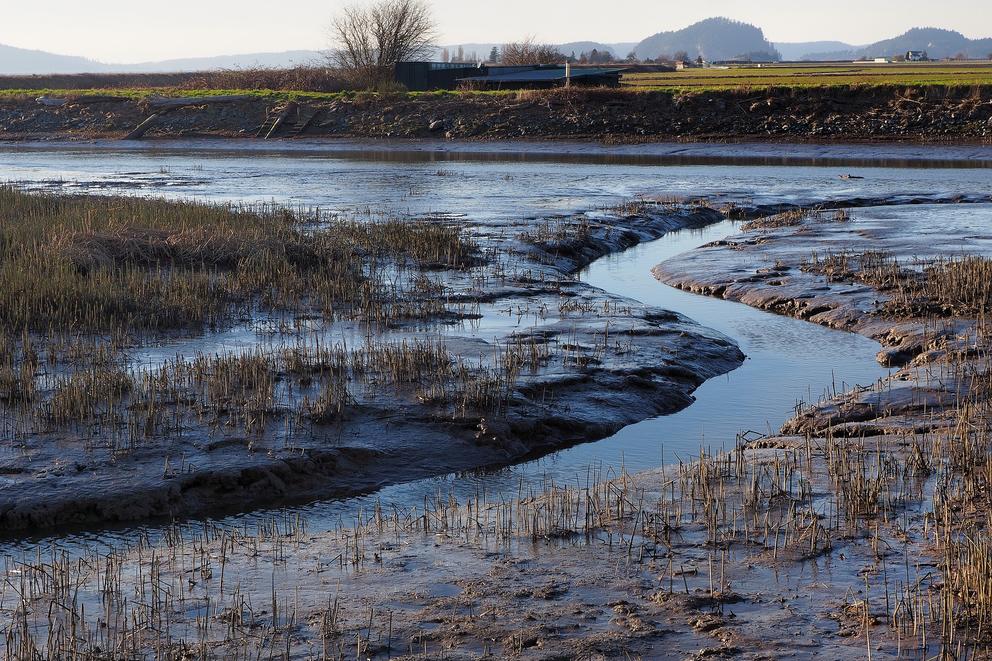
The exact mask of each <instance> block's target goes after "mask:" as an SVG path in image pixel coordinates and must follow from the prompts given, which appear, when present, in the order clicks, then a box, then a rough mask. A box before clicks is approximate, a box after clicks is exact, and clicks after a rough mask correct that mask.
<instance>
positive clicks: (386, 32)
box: [331, 0, 437, 88]
mask: <svg viewBox="0 0 992 661" xmlns="http://www.w3.org/2000/svg"><path fill="white" fill-rule="evenodd" d="M331 35H332V38H333V41H334V47H333V49H332V51H331V59H332V60H333V62H334V63H335V64H336V65H337V66H338V67H340V68H341V69H342V70H343V71H344V72H346V73H347V74H349V75H350V76H351V77H352V78H353V79H354V82H355V83H357V84H360V85H364V86H366V87H370V88H372V87H377V86H379V85H382V84H384V83H388V82H391V81H392V80H393V71H394V67H395V65H396V63H397V62H405V61H410V60H417V59H423V58H427V57H429V56H430V55H431V54H432V53H433V52H434V48H435V46H434V42H435V40H436V37H437V31H436V28H435V24H434V18H433V16H432V15H431V9H430V6H429V5H428V4H427V3H426V2H425V1H424V0H375V1H374V2H373V3H372V4H365V5H352V6H350V7H346V8H345V9H343V10H342V11H341V13H340V14H339V15H338V16H336V17H335V18H334V21H333V22H332V24H331Z"/></svg>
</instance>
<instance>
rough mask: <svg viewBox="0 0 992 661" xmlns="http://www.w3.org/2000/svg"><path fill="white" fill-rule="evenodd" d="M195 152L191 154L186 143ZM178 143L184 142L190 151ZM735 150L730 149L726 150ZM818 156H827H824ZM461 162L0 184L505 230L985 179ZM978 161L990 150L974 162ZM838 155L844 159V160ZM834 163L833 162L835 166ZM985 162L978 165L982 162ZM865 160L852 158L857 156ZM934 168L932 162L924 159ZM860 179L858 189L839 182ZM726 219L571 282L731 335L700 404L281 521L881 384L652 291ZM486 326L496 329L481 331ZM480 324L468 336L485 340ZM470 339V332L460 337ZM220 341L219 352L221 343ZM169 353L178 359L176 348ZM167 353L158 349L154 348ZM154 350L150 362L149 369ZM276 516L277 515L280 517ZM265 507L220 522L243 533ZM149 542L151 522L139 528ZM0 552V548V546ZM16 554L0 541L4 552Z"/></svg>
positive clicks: (762, 316) (561, 472) (767, 425)
mask: <svg viewBox="0 0 992 661" xmlns="http://www.w3.org/2000/svg"><path fill="white" fill-rule="evenodd" d="M193 146H195V145H193ZM188 147H189V146H188ZM734 149H736V150H738V152H737V153H739V152H740V150H741V149H742V148H741V147H740V146H737V147H735V148H734ZM820 149H821V151H822V149H824V148H820ZM494 153H497V155H498V152H490V153H487V155H486V157H485V158H482V157H478V158H475V159H473V158H471V153H469V154H468V156H467V157H466V154H461V156H462V157H460V158H458V159H455V160H451V161H446V162H444V163H443V164H441V165H439V164H438V163H437V162H436V160H435V159H434V158H431V159H424V158H414V157H411V158H408V159H398V158H395V153H394V152H389V157H385V156H384V157H382V158H379V159H375V158H371V157H370V156H369V153H361V154H360V155H356V154H349V153H347V152H342V153H336V154H333V155H328V154H322V153H320V152H316V153H292V152H290V153H286V152H262V153H256V152H253V151H249V152H245V153H240V154H232V153H230V152H229V151H215V150H210V149H203V150H197V149H192V148H187V149H185V150H182V151H177V150H173V149H154V150H150V151H149V150H140V151H137V150H134V149H127V150H120V149H116V148H115V149H80V148H78V147H72V148H63V147H54V148H53V147H51V146H48V147H44V148H37V149H35V148H32V149H24V148H23V147H17V148H4V147H2V146H0V173H2V174H0V177H2V179H4V180H7V181H14V182H17V183H18V184H19V185H21V186H23V187H25V188H29V189H40V190H60V191H79V192H96V193H137V194H143V195H162V196H168V197H196V198H201V199H209V200H228V201H242V202H260V201H275V202H278V203H285V204H299V205H306V206H319V207H321V208H324V209H330V210H334V211H354V210H356V209H359V210H364V209H371V210H372V211H374V212H377V213H397V214H424V213H434V212H441V213H446V214H459V215H464V216H465V217H467V218H470V219H471V220H472V222H475V223H478V222H483V223H486V224H490V225H493V226H496V227H500V226H512V225H513V224H514V223H515V222H516V221H517V220H518V219H520V218H521V217H538V216H547V215H552V214H563V213H574V212H576V211H581V210H590V209H596V208H598V207H602V206H604V205H607V204H613V203H616V202H620V201H623V200H626V199H629V198H630V197H633V196H637V195H661V196H667V195H687V196H692V197H697V196H709V197H711V198H716V199H718V200H726V201H745V200H757V201H763V202H792V203H796V202H805V201H813V200H823V199H837V198H849V197H859V196H863V197H869V196H871V197H878V196H883V195H901V194H902V195H914V194H942V195H957V194H981V193H986V194H987V193H988V192H989V185H988V172H987V171H983V170H982V169H981V167H983V166H981V165H980V166H979V167H976V168H974V169H967V168H964V169H961V166H962V165H967V164H968V159H969V158H972V156H970V155H969V156H964V157H961V158H959V159H958V160H957V161H956V166H955V169H953V170H951V169H940V168H934V167H922V165H924V164H925V161H923V160H920V159H917V160H916V161H914V164H915V165H916V166H918V167H914V168H912V169H910V168H902V167H895V165H896V164H897V163H899V162H900V159H902V158H904V155H903V154H893V155H892V157H891V158H889V159H886V158H884V156H885V153H884V150H881V153H880V155H878V154H876V156H878V159H877V160H878V161H879V162H881V163H882V164H883V165H884V167H873V168H869V167H865V166H863V165H855V162H854V161H850V160H848V161H845V160H843V159H841V158H839V157H838V159H835V160H831V161H830V164H829V165H826V166H809V165H804V166H783V165H770V166H765V167H755V166H753V165H751V164H747V165H733V164H722V165H702V164H683V163H669V164H650V165H640V164H631V163H629V162H628V163H625V162H621V163H619V164H616V163H611V162H608V161H609V160H610V159H608V158H605V157H604V158H603V162H581V163H576V162H568V163H566V162H560V163H557V164H555V165H553V166H551V165H549V164H548V163H546V162H532V161H528V160H526V159H524V160H521V159H517V158H515V157H513V155H512V154H509V153H508V154H507V157H506V158H503V159H500V158H494V157H493V154H494ZM985 154H986V157H987V155H988V152H987V151H986V152H985ZM842 155H843V153H841V156H842ZM838 161H839V162H842V163H845V165H844V166H843V167H840V166H838V165H836V164H835V163H836V162H838ZM981 162H982V163H984V161H981ZM857 163H864V161H857ZM931 165H932V164H931ZM841 174H856V175H860V176H864V177H865V178H864V179H841V178H840V175H841ZM734 231H735V228H734V226H733V224H732V223H729V222H727V223H721V224H719V225H715V226H712V227H709V228H707V229H705V230H702V231H688V230H686V231H682V232H676V233H673V234H670V235H668V236H666V237H664V238H662V239H660V240H658V241H655V242H652V243H649V244H645V245H643V246H639V247H636V248H633V249H631V250H628V251H625V252H623V253H621V254H618V255H613V256H609V257H606V258H604V259H601V260H599V261H598V262H596V263H595V264H593V265H592V266H591V267H590V268H589V269H587V270H586V271H585V272H584V273H583V274H582V276H581V277H582V279H583V280H585V281H586V282H588V283H589V284H591V285H593V286H596V287H600V288H602V289H605V290H607V291H610V292H614V293H617V294H621V295H623V296H627V297H630V298H633V299H637V300H640V301H642V302H645V303H648V304H651V305H655V306H659V307H663V308H668V309H671V310H676V311H678V312H681V313H683V314H685V315H687V316H689V317H690V318H692V319H694V320H696V321H697V322H699V323H700V324H702V325H704V326H709V327H711V328H714V329H716V330H718V331H721V332H723V333H725V334H726V335H728V336H730V337H732V338H733V339H735V340H736V341H737V342H738V343H739V344H740V345H741V348H742V349H743V351H744V352H745V353H746V354H747V355H748V361H747V362H746V363H745V365H744V366H743V367H741V368H740V369H738V370H737V371H735V372H733V373H731V374H729V375H726V376H724V377H718V378H716V379H713V380H711V381H709V382H707V383H706V384H704V385H703V386H702V387H701V388H700V389H699V390H698V391H697V393H696V398H697V402H696V403H695V404H694V405H693V406H691V407H689V408H688V409H686V410H684V411H682V412H680V413H678V414H675V415H671V416H666V417H663V418H658V419H654V420H648V421H645V422H642V423H640V424H636V425H632V426H630V427H628V428H626V429H624V430H622V431H621V432H619V433H618V434H616V435H615V436H614V437H612V438H609V439H605V440H603V441H599V442H596V443H589V444H584V445H580V446H577V447H574V448H570V449H567V450H563V451H560V452H557V453H554V454H552V455H549V456H547V457H544V458H542V459H539V460H535V461H530V462H527V463H522V464H519V465H517V466H513V467H510V468H505V469H501V470H497V471H477V472H473V473H472V474H462V475H450V476H445V477H440V478H435V479H430V480H421V481H418V482H413V483H409V484H405V485H396V486H390V487H386V488H384V489H382V490H380V491H379V492H378V493H376V494H372V495H371V496H367V497H364V498H353V499H348V500H345V501H334V502H325V503H317V504H313V505H310V506H307V507H303V508H294V509H292V510H289V511H288V513H290V514H295V513H300V514H303V515H305V516H306V518H307V520H308V527H309V528H310V529H311V530H320V529H323V528H327V527H330V526H333V525H335V524H336V523H337V522H338V521H339V520H340V519H341V518H343V519H345V520H347V519H348V518H349V517H350V516H352V515H353V514H354V513H355V512H356V511H357V508H359V507H365V506H368V505H370V504H371V503H372V502H374V500H375V499H381V500H382V501H383V502H387V503H397V504H399V505H401V506H414V505H416V504H418V503H422V502H423V499H424V497H425V495H429V494H435V493H437V492H438V491H441V492H443V493H445V494H447V493H448V492H449V491H451V492H453V493H454V494H455V495H456V496H459V495H468V494H472V495H474V494H476V493H477V492H479V491H486V492H488V493H490V494H493V493H498V492H502V493H504V494H506V495H508V496H509V495H515V494H516V493H517V492H518V491H520V490H524V491H526V490H528V489H529V488H538V487H539V486H540V484H541V483H542V482H543V481H544V480H546V479H554V480H555V481H556V482H559V483H560V482H562V481H569V482H574V481H575V480H581V481H585V479H586V476H587V471H588V469H589V467H590V466H593V467H600V468H602V469H603V470H607V471H608V470H611V469H612V470H617V469H619V468H620V467H621V466H623V467H624V468H626V469H627V470H628V471H637V470H642V469H648V468H654V467H657V466H658V465H660V464H661V463H662V462H672V461H678V460H679V459H686V458H689V457H691V456H692V455H694V454H696V453H697V452H698V451H699V449H700V447H707V448H711V449H713V450H716V449H720V448H724V447H728V446H732V445H733V443H734V442H735V439H736V436H737V434H738V433H740V432H743V431H748V430H751V431H756V432H760V433H769V432H774V431H775V430H776V429H778V427H779V426H780V425H781V424H782V422H784V421H785V420H786V419H787V418H788V417H790V414H791V411H792V409H793V407H794V406H795V405H796V403H797V402H798V401H800V400H807V401H808V400H811V399H812V400H815V399H818V398H819V397H821V396H823V395H825V394H828V393H830V392H833V391H834V390H840V389H842V388H844V387H846V386H851V385H854V384H861V385H869V384H871V383H873V382H875V381H876V380H877V379H878V378H880V377H882V376H884V375H885V373H886V371H885V370H884V369H882V368H881V367H879V366H878V365H877V363H876V362H875V353H876V352H877V350H878V346H877V345H876V344H875V343H874V342H872V341H870V340H868V339H866V338H863V337H860V336H856V335H851V334H847V333H842V332H839V331H833V330H829V329H826V328H821V327H818V326H815V325H812V324H808V323H805V322H801V321H796V320H793V319H789V318H784V317H779V316H775V315H771V314H768V313H764V312H760V311H757V310H754V309H752V308H749V307H747V306H744V305H740V304H736V303H731V302H727V301H722V300H717V299H711V298H705V297H699V296H695V295H692V294H687V293H684V292H680V291H677V290H675V289H672V288H670V287H667V286H665V285H662V284H660V283H658V282H657V281H656V280H655V279H654V278H653V277H652V276H651V273H650V270H651V268H652V267H653V266H655V265H656V264H657V263H659V262H661V261H663V260H664V259H666V258H668V257H671V256H674V255H677V254H681V253H684V252H686V251H688V250H691V249H692V248H694V247H696V246H699V245H702V244H705V243H708V242H710V241H712V240H715V239H719V238H722V237H724V236H726V235H728V234H732V233H733V232H734ZM490 323H495V322H490ZM489 330H490V329H487V328H480V329H477V331H474V332H479V333H482V334H485V333H486V332H487V331H489ZM466 334H468V333H466ZM253 335H254V333H253V332H252V331H243V332H242V331H236V332H234V333H233V334H232V336H231V337H230V338H229V340H230V345H231V346H232V347H242V346H245V345H247V344H250V343H251V342H252V336H253ZM217 346H219V347H221V348H222V347H223V346H226V344H225V340H223V339H221V340H220V344H219V345H217ZM168 351H170V352H172V353H173V355H174V349H173V348H172V347H169V349H168ZM161 355H162V356H166V355H167V354H166V352H165V351H164V350H163V351H162V352H161ZM156 357H157V356H155V355H154V354H153V353H152V354H149V355H148V356H146V358H147V359H148V360H149V361H150V362H154V360H155V358H156ZM285 513H287V511H286V510H280V511H279V514H285ZM273 514H275V513H274V512H256V513H252V514H246V515H241V516H237V517H229V518H227V519H224V521H225V522H227V523H231V524H241V523H246V522H249V523H250V522H251V521H252V520H258V519H260V518H267V517H271V516H272V515H273ZM136 532H137V529H134V528H130V529H127V530H123V531H119V532H116V533H110V534H107V533H97V534H86V535H79V536H71V537H69V538H68V540H70V541H71V540H72V539H76V540H79V541H88V542H93V541H101V542H112V541H114V540H121V539H127V538H131V537H132V535H134V534H135V533H136ZM151 532H152V534H154V528H153V529H151ZM4 548H5V547H3V546H0V551H2V550H4ZM12 548H13V547H6V549H7V550H12Z"/></svg>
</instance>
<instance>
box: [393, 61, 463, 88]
mask: <svg viewBox="0 0 992 661" xmlns="http://www.w3.org/2000/svg"><path fill="white" fill-rule="evenodd" d="M478 73H479V67H478V66H477V65H475V64H470V63H465V62H397V63H396V69H395V76H396V82H398V83H400V84H401V85H403V86H404V87H406V88H407V89H408V90H410V91H411V92H428V91H431V90H453V89H455V88H457V87H458V81H459V80H460V79H462V78H465V77H466V76H473V75H478Z"/></svg>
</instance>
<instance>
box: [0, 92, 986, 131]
mask: <svg viewBox="0 0 992 661" xmlns="http://www.w3.org/2000/svg"><path fill="white" fill-rule="evenodd" d="M62 101H63V99H57V100H55V103H61V102H62ZM64 101H65V103H63V104H61V105H46V104H42V103H39V102H38V101H36V100H35V99H32V98H25V97H22V98H9V99H4V100H0V139H87V138H113V137H124V136H126V135H127V134H128V133H130V132H131V131H132V130H133V129H135V127H137V126H138V125H139V124H141V123H142V122H143V121H145V120H146V119H147V118H148V117H150V116H151V115H152V114H154V113H155V110H154V109H153V108H151V107H149V106H148V104H147V102H145V101H138V100H129V99H123V98H121V99H115V98H113V97H109V98H108V97H85V96H80V97H73V96H71V95H69V96H67V98H66V99H64ZM48 103H49V104H51V103H52V101H51V100H49V101H48ZM279 117H283V120H282V121H281V122H279V125H278V126H277V127H276V128H275V130H272V125H273V123H274V121H275V119H277V118H279ZM270 131H271V137H298V136H308V137H352V138H425V137H433V138H448V139H475V140H506V139H521V138H524V139H572V140H575V139H594V140H603V141H612V142H631V141H650V140H662V139H664V140H672V139H681V140H721V139H740V138H756V139H757V138H761V139H789V140H797V139H800V140H819V139H845V140H917V141H938V140H979V141H982V140H989V139H992V88H989V87H984V86H977V87H970V88H965V87H961V88H945V87H938V86H929V87H910V88H905V87H872V88H810V89H798V88H789V89H771V90H735V91H717V92H701V93H682V94H675V93H671V92H618V91H614V90H574V91H568V92H566V91H554V92H521V93H519V94H512V95H488V94H430V95H416V96H413V95H404V96H390V97H377V96H365V97H363V96H358V97H351V98H339V99H336V100H320V101H298V102H279V101H273V100H271V99H265V98H247V99H243V100H239V101H236V102H231V103H222V104H208V105H190V106H186V107H183V108H179V109H175V110H171V111H169V112H167V113H164V114H160V116H159V117H157V118H156V120H155V122H154V125H153V126H152V127H151V128H150V129H149V130H148V132H147V133H146V134H145V137H148V138H152V137H172V138H174V137H183V136H215V137H246V138H253V137H256V136H260V135H267V134H270Z"/></svg>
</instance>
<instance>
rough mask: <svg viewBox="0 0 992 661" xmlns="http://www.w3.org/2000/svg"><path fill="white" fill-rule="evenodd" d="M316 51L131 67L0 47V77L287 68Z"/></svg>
mask: <svg viewBox="0 0 992 661" xmlns="http://www.w3.org/2000/svg"><path fill="white" fill-rule="evenodd" d="M322 57H323V56H322V54H321V53H320V52H318V51H302V50H301V51H286V52H283V53H245V54H242V55H220V56H215V57H191V58H184V59H179V60H163V61H161V62H138V63H135V64H106V63H104V62H97V61H96V60H90V59H87V58H85V57H75V56H72V55H58V54H56V53H47V52H45V51H39V50H28V49H24V48H14V47H13V46H4V45H3V44H0V75H27V74H50V73H61V74H72V73H166V72H167V73H182V72H185V71H209V70H212V69H238V68H246V67H289V66H293V65H296V64H308V63H310V62H316V61H320V59H321V58H322Z"/></svg>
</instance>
